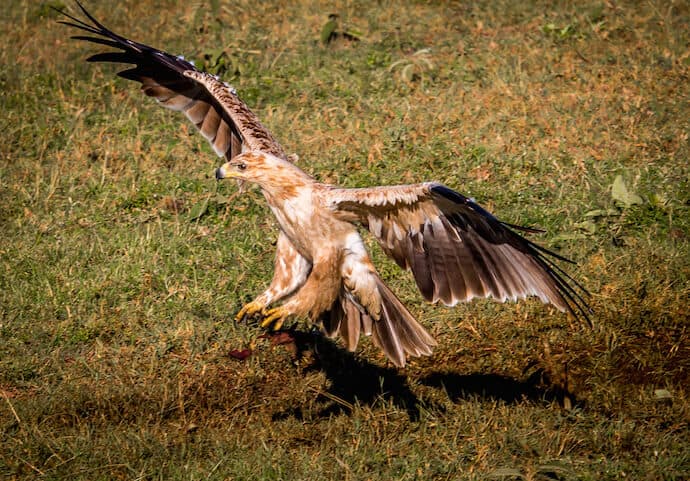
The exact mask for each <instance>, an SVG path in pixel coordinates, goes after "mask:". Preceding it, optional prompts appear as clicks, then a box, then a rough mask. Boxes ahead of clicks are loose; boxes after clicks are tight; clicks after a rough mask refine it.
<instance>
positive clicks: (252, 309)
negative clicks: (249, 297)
mask: <svg viewBox="0 0 690 481" xmlns="http://www.w3.org/2000/svg"><path fill="white" fill-rule="evenodd" d="M264 307H265V306H264V305H263V304H262V303H260V302H256V301H252V302H248V303H247V304H245V305H244V306H242V309H240V312H238V313H237V315H236V316H235V321H237V322H240V321H242V320H243V319H246V318H248V317H252V316H253V315H254V314H257V313H261V314H263V312H264Z"/></svg>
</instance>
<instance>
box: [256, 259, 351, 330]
mask: <svg viewBox="0 0 690 481" xmlns="http://www.w3.org/2000/svg"><path fill="white" fill-rule="evenodd" d="M329 254H332V256H331V255H329ZM338 259H339V255H338V252H337V251H333V252H332V253H328V254H325V255H324V256H322V257H320V258H318V259H314V265H313V266H312V269H311V272H310V273H309V276H308V277H307V280H306V282H305V283H304V285H302V287H300V288H299V290H297V292H295V293H294V295H293V296H292V297H290V299H289V300H287V301H286V302H285V303H284V304H282V305H280V306H278V307H274V308H272V309H269V310H267V311H266V312H265V317H264V319H263V321H262V322H261V325H262V326H263V327H269V326H271V327H272V329H274V330H275V329H280V327H281V326H282V325H283V322H285V320H286V319H287V318H288V317H306V316H309V317H310V318H311V319H312V321H317V320H318V319H319V317H320V316H321V314H322V313H323V312H325V311H327V310H328V309H330V308H331V306H332V305H333V303H334V302H335V300H336V299H337V298H338V294H339V293H340V289H341V285H342V280H341V277H340V271H339V269H338V263H339V262H338Z"/></svg>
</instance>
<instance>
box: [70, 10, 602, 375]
mask: <svg viewBox="0 0 690 481" xmlns="http://www.w3.org/2000/svg"><path fill="white" fill-rule="evenodd" d="M80 7H81V5H80ZM81 8H82V11H83V12H84V14H85V15H86V16H87V17H88V18H89V19H90V20H91V21H92V22H93V25H91V24H87V23H85V22H82V21H81V20H78V19H76V18H74V17H71V16H70V17H69V18H70V19H71V20H73V22H75V23H72V22H64V23H66V24H68V25H70V26H73V27H77V28H80V29H82V30H86V31H88V32H90V33H91V34H94V35H97V36H98V37H89V36H77V37H75V38H77V39H81V40H88V41H91V42H95V43H99V44H103V45H108V46H111V47H115V48H118V49H120V50H122V51H121V52H109V53H102V54H97V55H94V56H92V57H89V59H88V60H89V61H105V62H123V63H131V64H134V65H136V66H135V67H134V68H131V69H129V70H125V71H123V72H120V74H119V75H121V76H122V77H125V78H128V79H133V80H137V81H139V82H141V83H142V90H143V91H144V93H145V94H147V95H149V96H152V97H154V98H156V99H157V100H158V101H159V102H160V103H161V104H163V105H164V106H166V107H168V108H172V109H173V110H179V111H182V112H184V113H185V115H186V116H187V117H188V118H189V119H190V120H191V121H192V122H193V123H194V124H195V125H196V126H197V127H198V128H199V130H200V131H201V133H202V135H204V136H205V137H206V138H207V139H208V140H209V141H210V142H211V145H212V146H213V148H214V150H215V152H216V153H217V154H218V155H219V156H224V157H225V158H226V162H225V163H224V164H223V165H222V166H221V167H220V168H218V169H217V171H216V178H218V179H219V180H220V179H224V178H235V179H238V180H241V181H247V182H253V183H255V184H258V186H259V188H260V189H261V191H262V192H263V194H264V196H265V198H266V200H267V202H268V205H269V206H270V208H271V211H272V212H273V214H274V215H275V217H276V220H277V222H278V226H279V229H280V231H279V236H278V242H277V249H276V258H275V273H274V276H273V280H272V281H271V283H270V285H269V287H268V288H267V289H266V290H265V291H264V292H263V293H261V294H260V295H259V296H258V297H257V298H256V299H254V300H253V301H252V302H250V303H248V304H247V305H245V306H244V307H243V308H242V309H241V310H240V312H239V313H238V314H237V318H238V319H242V318H244V317H246V316H252V315H256V314H258V315H260V316H261V317H262V318H263V322H262V325H264V326H271V327H273V328H274V329H277V328H279V327H280V326H282V324H283V322H284V321H285V319H287V318H288V317H309V318H310V319H311V320H312V321H314V322H318V323H320V324H321V325H322V326H323V329H324V331H325V332H326V334H328V335H329V336H336V335H340V336H341V337H342V339H343V341H344V343H345V345H346V347H347V348H348V349H349V350H354V349H355V348H356V346H357V344H358V342H359V338H360V336H361V335H362V334H365V335H371V336H372V338H373V340H374V342H375V343H376V344H377V345H378V346H379V347H380V348H381V349H382V350H383V352H384V353H385V354H386V356H387V357H388V358H389V359H390V360H391V361H392V362H393V363H394V364H395V365H397V366H404V365H405V362H406V358H407V357H408V356H421V355H429V354H431V351H432V348H433V346H435V345H436V341H435V340H434V339H433V337H432V336H431V335H430V334H429V333H428V332H427V331H426V329H425V328H424V327H423V326H422V325H421V324H420V323H419V322H418V321H417V320H416V319H415V318H414V317H413V316H412V314H410V312H409V311H408V310H407V309H406V308H405V306H403V304H402V303H401V302H400V301H399V300H398V298H397V297H396V296H395V295H394V294H393V293H392V292H391V290H390V289H389V288H388V287H387V286H386V285H385V283H384V282H383V281H382V280H381V278H380V277H379V275H378V273H377V271H376V268H375V267H374V265H373V264H372V262H371V259H370V257H369V255H368V253H367V251H366V249H365V246H364V242H363V240H362V238H361V236H360V235H359V233H358V231H357V225H362V226H365V227H366V228H367V229H368V230H369V232H370V233H371V234H372V235H373V236H374V237H375V238H376V239H377V240H378V242H379V243H380V244H381V246H382V248H383V250H384V251H385V252H386V254H388V255H389V256H391V257H392V258H393V259H394V260H395V261H396V262H397V263H398V265H399V266H400V267H402V268H404V269H409V270H411V271H412V274H413V275H414V278H415V281H416V282H417V286H418V287H419V290H420V291H421V293H422V295H423V296H424V298H425V299H426V300H428V301H430V302H437V301H441V302H443V303H444V304H446V305H454V304H456V303H457V302H460V301H468V300H470V299H472V298H474V297H491V298H494V299H497V300H499V301H502V302H503V301H507V300H513V301H515V300H518V299H522V298H525V297H528V296H536V297H538V298H540V299H541V300H542V301H543V302H544V303H550V304H553V305H554V306H556V307H557V308H558V309H560V310H561V311H567V312H570V313H571V314H573V315H574V316H576V317H578V316H582V317H584V318H585V319H587V320H589V318H588V315H587V313H588V307H587V304H586V302H585V301H584V299H583V297H582V294H580V292H582V293H585V292H586V291H584V289H583V288H582V287H581V286H580V285H579V284H577V283H576V282H575V281H574V280H573V279H572V278H571V277H570V276H568V275H567V274H566V273H565V272H564V271H563V270H562V269H561V268H560V267H558V266H557V265H556V263H555V262H554V259H557V260H562V261H567V259H564V258H563V257H561V256H559V255H557V254H555V253H553V252H550V251H548V250H546V249H544V248H542V247H540V246H538V245H536V244H534V243H532V242H531V241H529V240H527V239H525V238H524V237H522V236H521V235H519V234H518V233H517V232H516V230H523V231H528V232H529V231H533V229H529V228H525V227H519V226H514V225H511V224H506V223H504V222H501V221H499V220H498V219H497V218H496V217H494V216H493V215H492V214H490V213H489V212H487V211H486V210H484V209H483V208H482V207H480V206H479V205H478V204H476V203H475V202H474V201H473V200H472V199H469V198H467V197H465V196H463V195H461V194H459V193H457V192H455V191H453V190H451V189H450V188H448V187H446V186H444V185H442V184H438V183H433V182H428V183H423V184H415V185H399V186H385V187H372V188H361V189H343V188H338V187H336V186H333V185H328V184H323V183H319V182H317V181H316V180H314V179H313V178H312V177H311V176H309V175H307V174H306V173H305V172H303V171H302V170H300V169H299V168H298V167H297V166H295V165H294V164H293V163H292V162H290V159H289V158H288V157H287V156H286V155H285V153H284V151H283V149H282V148H281V147H280V145H279V144H278V143H277V142H276V141H275V139H274V138H273V136H272V135H271V133H270V132H269V131H268V130H267V129H266V128H265V127H264V126H263V125H262V124H261V123H260V122H259V120H258V119H257V117H256V116H255V115H254V114H253V113H252V112H251V111H250V110H249V109H248V108H247V106H246V105H245V104H244V103H243V102H242V101H241V100H240V99H239V97H238V96H237V93H236V92H235V90H234V89H233V88H232V87H230V86H229V85H227V84H226V83H224V82H222V81H221V80H219V79H218V78H216V77H213V76H211V75H209V74H207V73H204V72H201V71H199V70H197V69H196V68H195V67H194V66H193V64H191V63H190V62H187V61H186V60H184V59H182V58H180V57H175V56H172V55H169V54H167V53H165V52H161V51H159V50H156V49H154V48H151V47H148V46H146V45H143V44H140V43H136V42H132V41H130V40H128V39H126V38H124V37H121V36H119V35H116V34H115V33H113V32H111V31H110V30H108V29H107V28H105V27H104V26H103V25H101V24H100V23H99V22H97V21H96V20H95V19H94V18H93V17H92V16H91V15H90V14H89V13H88V12H86V10H84V8H83V7H81ZM276 304H278V305H277V306H276V307H270V306H275V305H276Z"/></svg>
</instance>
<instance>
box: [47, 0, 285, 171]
mask: <svg viewBox="0 0 690 481" xmlns="http://www.w3.org/2000/svg"><path fill="white" fill-rule="evenodd" d="M77 5H79V8H81V10H82V12H83V13H84V15H86V17H87V18H88V20H90V21H91V23H90V24H89V23H87V22H85V21H82V20H79V19H78V18H76V17H73V16H71V15H69V14H67V13H65V12H60V13H62V14H63V15H65V16H66V17H68V18H69V19H70V20H72V21H71V22H70V21H61V22H60V23H63V24H65V25H69V26H71V27H75V28H78V29H80V30H84V31H86V32H89V33H90V34H92V35H94V36H89V35H75V36H73V37H72V38H74V39H77V40H86V41H88V42H93V43H97V44H100V45H107V46H109V47H114V48H116V49H120V50H121V51H118V52H104V53H99V54H96V55H92V56H91V57H89V58H88V59H87V61H88V62H115V63H127V64H133V65H135V67H132V68H129V69H127V70H123V71H122V72H119V73H118V75H119V76H120V77H124V78H126V79H130V80H135V81H138V82H141V84H142V85H141V89H142V90H143V92H144V93H145V94H146V95H148V96H149V97H153V98H155V99H156V100H157V101H158V102H159V103H160V104H161V105H163V106H164V107H167V108H169V109H172V110H176V111H181V112H184V114H185V115H186V116H187V118H188V119H189V120H191V121H192V123H193V124H194V125H195V126H196V127H197V128H198V129H199V130H200V131H201V134H202V135H203V136H204V137H205V138H206V139H207V140H208V141H209V142H210V143H211V145H212V147H213V150H214V151H215V152H216V154H218V156H219V157H223V156H224V157H226V158H227V159H228V160H230V159H231V158H232V157H234V156H236V155H238V154H240V153H242V152H243V151H246V150H260V151H263V152H267V153H270V154H272V155H275V156H276V157H280V158H282V159H287V157H286V155H285V153H284V151H283V148H282V147H281V146H280V144H279V143H278V142H277V141H276V140H275V139H274V138H273V135H272V134H271V133H270V132H269V131H268V129H266V127H264V126H263V125H262V124H261V122H260V121H259V119H258V118H257V117H256V115H255V114H254V113H253V112H252V111H251V110H249V108H248V107H247V105H246V104H245V103H244V102H243V101H242V100H241V99H240V98H239V97H238V96H237V93H236V91H235V89H234V88H232V87H231V86H230V85H228V84H227V83H225V82H223V81H221V80H220V79H219V78H218V77H216V76H213V75H210V74H208V73H205V72H202V71H200V70H198V69H197V68H196V67H195V66H194V65H193V64H192V63H191V62H188V61H186V60H185V59H184V58H183V57H182V56H174V55H170V54H168V53H166V52H163V51H161V50H157V49H155V48H153V47H149V46H148V45H144V44H141V43H138V42H134V41H132V40H129V39H127V38H124V37H121V36H120V35H117V34H116V33H114V32H112V31H110V30H109V29H107V28H106V27H104V26H103V25H102V24H101V23H100V22H98V20H96V19H95V18H94V17H93V16H92V15H91V14H90V13H89V12H87V11H86V9H85V8H84V7H83V6H82V5H81V4H80V3H79V2H78V1H77Z"/></svg>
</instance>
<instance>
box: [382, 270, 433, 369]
mask: <svg viewBox="0 0 690 481" xmlns="http://www.w3.org/2000/svg"><path fill="white" fill-rule="evenodd" d="M376 285H377V288H378V290H379V293H380V294H381V307H382V309H381V319H379V320H378V321H376V322H374V341H375V342H376V341H377V340H378V341H380V342H377V344H378V345H379V346H380V347H381V349H383V352H384V353H385V354H386V356H388V358H389V359H390V360H391V361H392V362H393V364H395V365H396V366H399V367H402V366H404V365H405V357H406V356H407V355H410V356H428V355H430V354H431V351H432V348H433V347H434V346H435V345H436V341H435V340H434V338H433V337H431V334H429V333H428V332H427V330H426V329H424V326H422V325H421V324H420V323H419V322H418V321H417V320H416V319H415V318H414V317H413V316H412V314H410V311H408V310H407V308H406V307H405V306H404V305H403V304H402V302H400V300H399V299H398V298H397V297H396V296H395V294H393V292H392V291H391V290H390V289H389V288H388V286H386V285H385V284H384V283H383V281H382V280H381V279H377V283H376Z"/></svg>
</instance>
